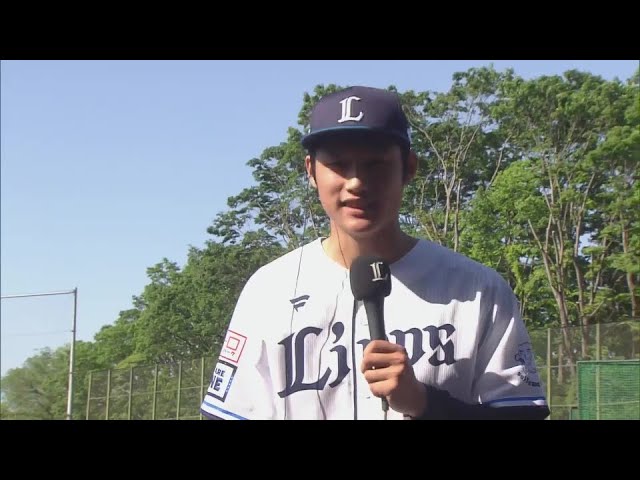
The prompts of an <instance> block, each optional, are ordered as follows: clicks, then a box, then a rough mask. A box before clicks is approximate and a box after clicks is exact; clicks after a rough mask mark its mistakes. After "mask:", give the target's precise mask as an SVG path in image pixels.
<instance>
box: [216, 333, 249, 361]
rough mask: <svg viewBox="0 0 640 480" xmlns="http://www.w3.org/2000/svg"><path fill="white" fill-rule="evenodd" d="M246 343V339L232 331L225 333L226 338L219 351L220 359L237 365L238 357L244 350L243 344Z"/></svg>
mask: <svg viewBox="0 0 640 480" xmlns="http://www.w3.org/2000/svg"><path fill="white" fill-rule="evenodd" d="M246 342H247V337H245V336H244V335H241V334H239V333H237V332H234V331H233V330H229V331H228V332H227V336H226V338H225V339H224V345H222V350H221V351H220V358H224V359H225V360H228V361H230V362H232V363H235V364H237V363H238V362H239V361H240V356H241V355H242V351H243V350H244V344H245V343H246Z"/></svg>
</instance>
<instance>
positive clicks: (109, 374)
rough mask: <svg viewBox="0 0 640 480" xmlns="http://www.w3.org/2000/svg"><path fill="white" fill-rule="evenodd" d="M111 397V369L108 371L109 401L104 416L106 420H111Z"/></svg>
mask: <svg viewBox="0 0 640 480" xmlns="http://www.w3.org/2000/svg"><path fill="white" fill-rule="evenodd" d="M109 397H111V369H109V370H107V401H106V406H105V414H104V419H105V420H109Z"/></svg>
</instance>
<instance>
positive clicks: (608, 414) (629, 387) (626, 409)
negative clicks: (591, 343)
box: [577, 360, 640, 420]
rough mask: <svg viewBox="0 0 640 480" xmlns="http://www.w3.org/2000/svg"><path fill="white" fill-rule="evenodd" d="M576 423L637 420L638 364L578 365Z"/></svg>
mask: <svg viewBox="0 0 640 480" xmlns="http://www.w3.org/2000/svg"><path fill="white" fill-rule="evenodd" d="M577 418H578V419H580V420H628V419H631V420H640V360H623V361H611V360H610V361H585V362H578V412H577Z"/></svg>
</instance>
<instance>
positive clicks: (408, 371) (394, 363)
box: [350, 256, 426, 419]
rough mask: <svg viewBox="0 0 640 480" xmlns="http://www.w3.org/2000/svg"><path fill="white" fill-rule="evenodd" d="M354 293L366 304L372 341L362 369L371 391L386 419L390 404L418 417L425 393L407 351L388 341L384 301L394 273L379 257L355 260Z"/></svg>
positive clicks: (352, 272) (352, 275) (422, 406)
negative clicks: (380, 399)
mask: <svg viewBox="0 0 640 480" xmlns="http://www.w3.org/2000/svg"><path fill="white" fill-rule="evenodd" d="M350 280H351V291H352V293H353V297H354V299H355V300H359V301H362V302H363V303H364V307H365V311H366V313H367V319H368V323H369V333H370V336H371V342H370V343H369V344H368V345H367V347H366V348H365V350H364V356H363V359H362V364H361V370H362V373H363V374H364V377H365V379H366V380H367V382H368V383H369V388H370V389H371V392H372V393H373V394H374V395H375V396H377V397H381V398H382V410H383V411H384V412H385V419H386V416H387V413H386V412H387V410H388V409H389V403H390V404H391V407H392V408H393V409H394V410H395V411H398V412H401V413H404V414H407V415H411V416H417V415H419V414H420V413H421V412H422V411H423V410H424V407H425V404H426V398H425V393H424V392H425V390H424V387H423V385H422V384H420V382H418V381H417V380H416V378H415V375H414V373H413V368H412V367H411V364H410V363H409V357H408V355H407V351H406V350H405V349H404V347H402V346H401V345H397V344H395V343H391V342H389V341H388V340H387V335H386V331H385V323H384V299H385V297H387V296H388V295H389V294H390V293H391V270H390V269H389V266H388V265H387V263H386V262H385V261H384V260H382V259H381V258H379V257H376V256H360V257H358V258H356V259H355V260H354V261H353V263H352V265H351V269H350Z"/></svg>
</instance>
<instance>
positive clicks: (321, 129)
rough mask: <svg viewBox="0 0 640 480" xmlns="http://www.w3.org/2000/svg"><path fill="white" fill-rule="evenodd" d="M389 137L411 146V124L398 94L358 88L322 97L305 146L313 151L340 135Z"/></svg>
mask: <svg viewBox="0 0 640 480" xmlns="http://www.w3.org/2000/svg"><path fill="white" fill-rule="evenodd" d="M350 133H355V134H363V133H366V134H372V135H375V136H379V137H387V138H389V139H390V140H392V141H394V142H395V143H397V144H399V145H400V146H402V147H406V148H409V147H410V146H411V136H410V133H409V122H408V121H407V117H406V116H405V114H404V112H403V111H402V105H401V104H400V98H399V97H398V95H397V94H396V93H394V92H391V91H389V90H383V89H379V88H372V87H362V86H354V87H349V88H346V89H344V90H340V91H338V92H335V93H331V94H329V95H326V96H324V97H322V98H321V99H320V100H319V101H318V102H317V103H316V104H315V106H314V107H313V109H312V110H311V117H310V121H309V131H308V133H307V134H306V135H305V136H304V137H303V138H302V146H303V147H305V148H306V149H312V148H314V147H316V146H318V145H319V144H321V143H322V142H323V141H325V140H327V139H329V138H332V137H336V136H337V135H338V134H339V135H341V136H346V137H348V136H349V134H350Z"/></svg>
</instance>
